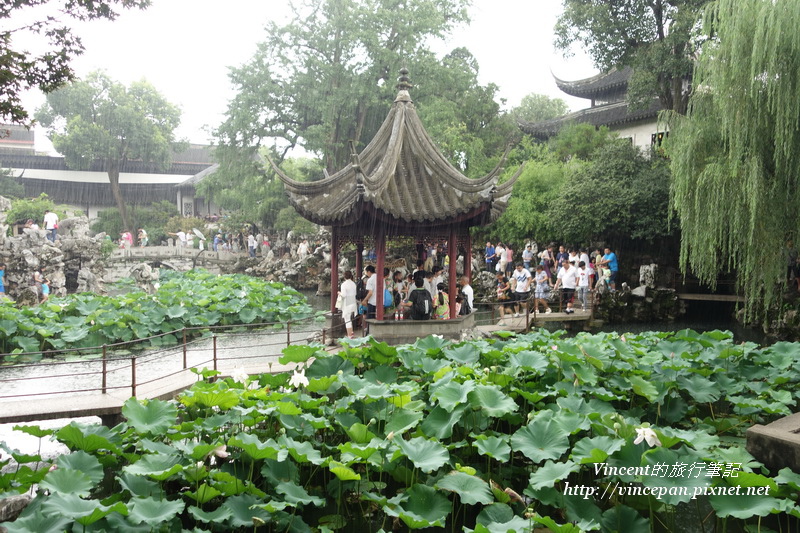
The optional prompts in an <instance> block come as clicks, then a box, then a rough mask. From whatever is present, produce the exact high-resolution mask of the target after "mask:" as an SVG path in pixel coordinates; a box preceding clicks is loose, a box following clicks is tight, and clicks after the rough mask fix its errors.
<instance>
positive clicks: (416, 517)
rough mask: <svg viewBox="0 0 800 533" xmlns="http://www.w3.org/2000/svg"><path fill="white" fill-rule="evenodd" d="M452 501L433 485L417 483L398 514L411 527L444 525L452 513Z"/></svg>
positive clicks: (409, 492)
mask: <svg viewBox="0 0 800 533" xmlns="http://www.w3.org/2000/svg"><path fill="white" fill-rule="evenodd" d="M450 508H451V505H450V501H449V500H448V499H447V498H446V497H445V496H444V495H442V494H441V493H439V492H437V491H436V489H434V488H433V487H428V486H426V485H420V484H419V483H417V484H415V485H414V486H412V487H411V489H409V491H408V499H407V500H406V501H405V502H403V503H402V505H401V508H400V511H399V513H398V514H397V515H394V516H399V517H400V519H401V520H402V521H403V522H405V524H406V525H407V526H408V527H410V528H411V529H423V528H426V527H444V522H445V520H446V519H447V515H448V514H450Z"/></svg>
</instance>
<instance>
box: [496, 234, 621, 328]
mask: <svg viewBox="0 0 800 533" xmlns="http://www.w3.org/2000/svg"><path fill="white" fill-rule="evenodd" d="M555 248H556V245H555V244H551V245H549V246H547V247H546V248H545V249H544V250H542V251H541V252H538V250H535V245H531V244H526V245H525V248H524V250H523V252H522V254H521V257H520V259H521V260H520V261H517V262H516V263H515V262H514V250H513V248H512V246H511V245H509V244H508V243H505V244H504V243H502V242H498V243H497V244H496V245H494V244H492V243H491V242H487V243H486V248H485V253H484V261H485V265H486V270H487V271H489V272H493V273H494V274H495V276H496V278H497V300H498V301H499V302H501V305H500V306H499V311H500V318H501V320H502V319H503V318H505V317H506V316H513V317H518V316H520V315H521V314H523V313H525V311H526V309H527V306H528V303H529V302H530V301H531V299H532V300H533V310H534V311H535V312H540V311H539V310H540V309H541V312H544V313H545V314H549V313H551V312H552V309H551V307H550V303H549V302H550V301H551V300H552V299H553V297H554V296H556V295H560V297H561V298H560V299H561V308H562V309H563V311H564V312H565V313H567V314H571V313H574V312H575V305H576V302H577V303H580V305H581V310H582V311H586V310H589V309H591V306H592V305H593V303H594V298H593V294H594V293H595V290H596V289H598V288H600V287H602V288H603V289H608V290H609V291H611V292H613V291H615V290H616V279H617V272H618V270H619V264H618V261H617V256H616V254H615V253H614V252H613V251H612V250H611V249H610V248H605V249H604V251H602V252H601V251H600V249H595V250H594V251H591V252H590V251H589V250H588V249H586V248H577V247H575V248H567V247H565V246H563V245H562V246H559V247H558V252H556V251H555ZM531 297H532V298H531Z"/></svg>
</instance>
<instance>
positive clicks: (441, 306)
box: [336, 259, 475, 338]
mask: <svg viewBox="0 0 800 533" xmlns="http://www.w3.org/2000/svg"><path fill="white" fill-rule="evenodd" d="M426 260H427V259H420V260H418V261H417V268H416V269H414V270H413V271H412V272H411V273H409V274H407V275H405V276H404V275H403V272H401V271H399V270H396V271H394V272H392V271H391V270H390V269H388V268H384V269H383V306H384V310H385V316H389V317H391V316H394V318H395V319H396V320H403V319H405V318H409V319H411V320H448V319H449V318H450V298H451V296H452V295H451V294H450V288H449V285H448V284H447V283H445V282H444V276H443V274H444V271H443V268H442V267H441V266H439V265H436V266H433V267H432V269H431V270H425V269H424V267H425V262H426ZM474 299H475V295H474V291H473V289H472V286H471V285H470V282H469V278H468V277H467V276H463V277H462V278H461V279H460V280H458V283H457V284H456V294H455V315H456V316H460V315H468V314H469V313H471V312H472V310H473V309H474V305H475V302H474ZM377 306H378V276H377V274H376V268H375V266H374V265H367V267H366V268H365V269H364V276H363V277H362V278H361V279H359V280H358V281H355V280H353V273H352V272H351V271H349V270H348V271H346V272H345V273H344V281H343V282H342V284H341V287H340V289H339V298H338V301H337V303H336V307H337V308H338V309H340V310H341V311H342V317H343V319H344V323H345V328H346V330H347V335H348V337H350V338H352V337H353V322H354V320H355V318H356V317H357V316H363V317H365V318H375V317H376V315H377V309H378V308H377Z"/></svg>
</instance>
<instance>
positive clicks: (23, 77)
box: [0, 0, 150, 124]
mask: <svg viewBox="0 0 800 533" xmlns="http://www.w3.org/2000/svg"><path fill="white" fill-rule="evenodd" d="M42 5H45V6H47V7H51V8H52V14H51V15H44V16H38V12H34V13H33V15H32V16H33V18H31V17H30V16H28V15H29V12H31V11H33V10H34V9H36V8H37V7H39V6H42ZM149 5H150V0H93V1H90V2H86V1H80V2H76V1H74V0H12V1H10V2H9V1H7V2H2V3H0V22H2V25H3V28H2V29H0V119H2V121H3V122H6V123H8V122H12V123H20V124H23V123H27V122H28V119H29V114H28V111H27V110H26V109H25V108H24V107H23V105H22V102H21V100H20V96H21V94H22V92H23V91H25V90H28V89H31V88H34V87H35V88H38V89H40V90H41V91H43V92H45V93H48V92H51V91H53V90H55V89H57V88H58V87H61V86H62V85H63V84H65V83H67V82H69V81H72V80H73V79H74V78H75V73H74V72H73V70H72V66H71V65H70V63H71V62H72V60H73V59H74V58H75V56H78V55H81V54H82V53H83V44H82V43H81V39H80V37H79V36H77V35H75V33H74V32H73V29H72V28H70V27H69V25H68V24H67V23H66V22H65V21H69V20H76V21H82V20H92V19H108V20H114V19H115V18H117V16H118V15H119V11H118V10H117V8H120V7H121V8H139V9H144V8H145V7H147V6H149ZM56 14H57V16H56ZM12 19H13V23H12V22H10V21H11V20H12ZM23 21H25V22H23ZM9 26H10V27H9ZM26 36H27V37H30V36H35V38H36V43H37V46H39V47H41V48H40V49H35V50H33V51H31V50H29V49H28V48H23V47H20V44H19V41H20V38H23V39H22V40H24V37H26ZM15 40H16V42H15Z"/></svg>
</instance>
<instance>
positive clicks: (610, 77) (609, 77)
mask: <svg viewBox="0 0 800 533" xmlns="http://www.w3.org/2000/svg"><path fill="white" fill-rule="evenodd" d="M631 74H633V69H631V68H630V67H623V68H622V69H621V70H618V69H616V68H613V69H611V70H609V71H608V72H601V73H600V74H596V75H594V76H591V77H589V78H584V79H582V80H574V81H566V80H561V79H559V78H556V77H555V76H553V78H555V80H556V85H557V86H558V88H559V89H561V91H562V92H564V93H566V94H568V95H570V96H577V97H578V98H594V97H596V96H598V95H602V94H604V93H608V92H610V91H615V90H619V89H620V88H626V87H627V86H628V80H630V78H631Z"/></svg>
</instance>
